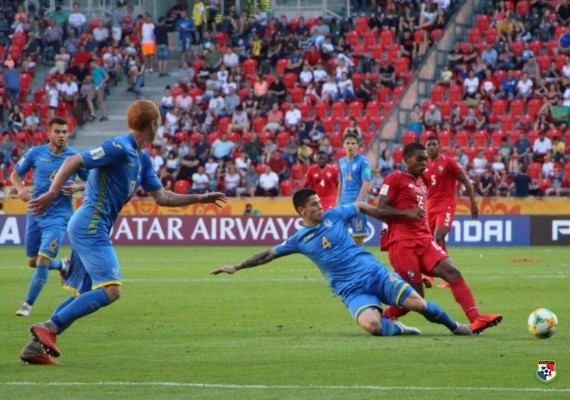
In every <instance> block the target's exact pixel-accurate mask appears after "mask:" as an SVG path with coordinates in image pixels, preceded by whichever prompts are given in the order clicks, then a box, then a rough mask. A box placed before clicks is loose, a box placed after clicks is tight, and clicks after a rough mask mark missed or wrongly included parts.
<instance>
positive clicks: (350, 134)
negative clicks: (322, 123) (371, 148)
mask: <svg viewBox="0 0 570 400" xmlns="http://www.w3.org/2000/svg"><path fill="white" fill-rule="evenodd" d="M348 138H352V139H355V140H356V141H358V135H357V134H356V133H354V132H346V133H345V134H344V136H343V137H342V143H344V142H345V141H346V139H348Z"/></svg>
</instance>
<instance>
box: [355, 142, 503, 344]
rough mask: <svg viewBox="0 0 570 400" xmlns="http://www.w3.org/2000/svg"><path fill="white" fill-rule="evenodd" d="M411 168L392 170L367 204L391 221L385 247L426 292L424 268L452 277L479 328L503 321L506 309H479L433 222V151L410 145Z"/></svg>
mask: <svg viewBox="0 0 570 400" xmlns="http://www.w3.org/2000/svg"><path fill="white" fill-rule="evenodd" d="M403 155H404V163H405V164H406V171H407V172H401V171H396V172H393V173H391V174H389V175H388V176H387V177H386V179H385V180H384V183H383V185H382V187H381V189H380V197H379V198H378V207H377V208H374V207H372V206H368V205H366V204H364V205H362V206H361V207H362V211H363V212H364V213H366V214H367V215H370V216H372V217H375V218H378V219H380V220H382V221H385V222H387V223H388V232H387V233H386V234H385V235H383V236H382V243H381V248H382V250H383V251H386V250H387V251H388V258H389V259H390V263H391V264H392V266H393V267H394V270H395V271H396V272H397V273H398V274H399V275H400V276H402V277H403V278H404V279H405V280H406V282H408V283H410V284H411V285H412V286H413V287H414V289H416V290H417V292H418V293H419V294H421V295H422V297H423V295H424V288H423V285H422V273H423V274H424V275H428V276H436V277H439V278H443V279H445V280H446V281H447V282H449V285H450V288H451V292H452V293H453V297H454V298H455V301H456V302H457V303H459V305H461V308H462V309H463V311H464V312H465V315H467V318H469V321H470V322H471V330H472V331H473V333H477V334H478V333H481V332H482V331H483V330H485V329H487V328H489V327H491V326H495V325H497V324H498V323H499V322H501V320H502V319H503V316H502V315H501V314H490V315H484V314H479V310H478V309H477V305H476V303H475V299H474V298H473V294H472V293H471V289H470V288H469V286H467V283H466V282H465V280H464V279H463V277H462V276H461V272H459V270H458V269H457V268H456V267H455V265H454V264H453V261H452V260H451V259H450V258H449V256H448V255H447V253H446V252H445V251H444V250H443V249H442V248H441V247H439V245H438V244H437V243H436V242H435V241H434V239H433V237H432V234H431V231H430V229H429V227H428V223H427V218H426V213H425V204H426V187H425V183H424V181H423V179H422V174H423V173H424V171H425V169H426V165H427V160H428V155H427V153H426V149H425V147H424V146H423V145H422V144H420V143H410V144H408V145H407V146H406V147H405V148H404V154H403ZM407 312H408V310H407V309H405V308H398V307H388V308H387V309H386V311H385V312H384V314H383V316H384V317H387V318H391V319H397V318H399V317H401V316H403V315H405V314H406V313H407Z"/></svg>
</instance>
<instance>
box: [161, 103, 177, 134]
mask: <svg viewBox="0 0 570 400" xmlns="http://www.w3.org/2000/svg"><path fill="white" fill-rule="evenodd" d="M179 116H180V115H179V111H178V108H177V107H173V108H172V109H171V110H169V111H167V112H166V115H165V116H164V129H165V131H166V132H167V133H168V134H169V135H171V136H173V135H174V133H175V132H176V130H177V129H178V118H179Z"/></svg>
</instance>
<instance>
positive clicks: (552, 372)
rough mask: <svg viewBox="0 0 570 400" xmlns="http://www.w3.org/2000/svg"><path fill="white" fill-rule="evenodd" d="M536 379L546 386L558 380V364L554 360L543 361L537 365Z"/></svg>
mask: <svg viewBox="0 0 570 400" xmlns="http://www.w3.org/2000/svg"><path fill="white" fill-rule="evenodd" d="M537 366H538V368H537V370H536V374H535V378H536V379H537V380H538V381H539V382H540V383H544V384H550V383H553V382H555V381H556V380H557V379H558V372H557V371H556V362H554V360H541V361H539V362H538V363H537Z"/></svg>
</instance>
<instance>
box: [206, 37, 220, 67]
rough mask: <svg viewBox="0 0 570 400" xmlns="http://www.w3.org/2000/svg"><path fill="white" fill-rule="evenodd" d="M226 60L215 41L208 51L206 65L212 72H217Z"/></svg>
mask: <svg viewBox="0 0 570 400" xmlns="http://www.w3.org/2000/svg"><path fill="white" fill-rule="evenodd" d="M223 61H224V57H223V54H222V52H221V51H220V50H219V48H218V46H217V45H216V44H214V43H212V44H211V45H210V50H209V51H208V52H207V53H206V67H207V68H208V70H209V71H210V72H217V71H218V69H219V68H220V65H222V63H223Z"/></svg>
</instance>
